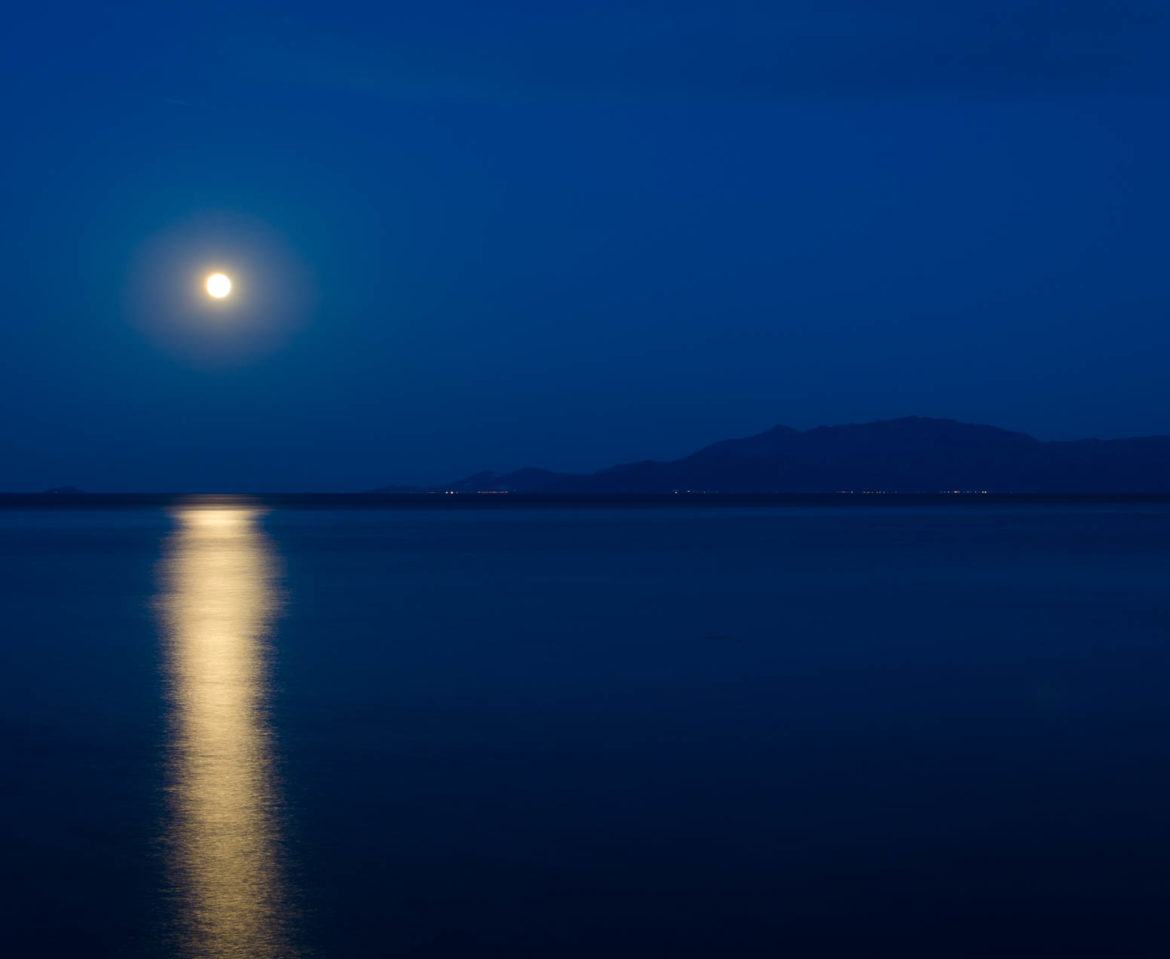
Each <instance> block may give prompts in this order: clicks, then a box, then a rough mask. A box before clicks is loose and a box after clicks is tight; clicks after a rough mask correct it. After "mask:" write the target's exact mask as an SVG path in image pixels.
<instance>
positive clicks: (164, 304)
mask: <svg viewBox="0 0 1170 959" xmlns="http://www.w3.org/2000/svg"><path fill="white" fill-rule="evenodd" d="M1167 50H1170V7H1167V5H1166V4H1165V3H1154V2H1148V3H1147V2H1139V0H1132V2H1131V0H1118V2H1109V3H1106V2H1102V0H1091V2H1066V3H1058V2H1054V0H1053V2H1030V0H952V2H946V3H941V2H938V0H906V2H891V3H874V2H872V0H843V2H835V3H834V2H827V3H813V2H811V0H800V2H793V3H783V2H756V3H744V2H736V0H730V2H729V0H720V2H718V3H716V2H713V0H711V2H705V3H696V2H689V0H671V2H662V3H641V2H637V0H623V2H617V0H615V2H608V0H604V2H596V0H594V2H589V3H580V4H565V3H550V2H548V0H541V2H535V0H534V2H531V3H490V4H489V3H476V2H470V0H469V2H463V3H459V2H430V3H416V4H410V5H405V4H404V5H397V4H383V3H370V4H321V3H313V4H305V5H301V4H295V3H289V2H280V3H272V4H253V3H241V2H233V3H231V4H220V3H214V2H212V3H200V4H184V5H181V8H180V5H172V4H157V3H155V4H149V5H141V6H137V5H123V4H110V5H107V4H94V3H84V4H81V3H77V4H71V3H59V4H51V3H41V4H25V5H22V8H21V9H20V10H19V11H18V12H16V13H15V14H14V13H12V12H9V13H7V14H6V23H5V28H4V31H3V35H2V38H0V89H3V91H4V92H3V94H0V96H2V97H3V106H4V117H5V135H4V138H3V143H2V146H0V173H2V176H0V190H2V191H3V197H2V201H0V203H2V207H0V208H2V210H3V219H2V221H0V222H2V226H0V254H2V259H0V263H2V264H3V265H2V268H0V288H2V291H3V294H4V298H3V312H2V313H0V417H2V419H0V424H2V425H0V429H2V433H0V436H2V440H3V455H2V459H0V463H2V469H0V489H3V490H12V491H18V490H37V489H42V488H46V487H50V486H58V485H65V484H71V485H75V486H79V487H82V488H84V489H87V490H93V491H113V490H129V491H153V490H163V491H167V490H268V491H275V490H288V491H299V490H361V489H366V488H370V487H373V486H378V485H383V484H386V483H398V482H414V481H431V480H435V481H437V480H442V479H450V478H453V477H455V476H459V475H462V474H464V473H469V472H472V471H474V470H478V469H481V468H493V469H501V470H504V469H512V468H516V467H520V466H525V465H540V466H545V467H549V468H553V469H562V470H586V469H595V468H599V467H602V466H606V465H609V464H611V463H613V462H618V461H623V460H630V459H641V458H645V457H656V458H666V457H674V456H679V455H683V454H685V453H687V452H690V451H691V450H693V449H694V448H696V447H698V446H701V445H703V444H705V443H708V442H711V441H713V440H717V439H722V438H725V437H729V436H736V435H745V434H749V433H752V432H756V431H759V430H761V429H765V428H767V427H769V426H771V425H773V424H775V423H785V424H787V425H790V426H795V427H800V428H805V427H810V426H816V425H820V424H824V423H841V422H858V421H866V420H873V419H881V418H885V417H894V416H903V415H911V414H915V415H923V416H946V417H955V418H958V419H965V420H971V421H976V422H985V423H992V424H996V425H1000V426H1004V427H1008V428H1012V429H1019V430H1024V431H1026V432H1030V433H1033V434H1035V435H1037V436H1039V437H1040V438H1042V439H1063V438H1073V437H1082V436H1093V435H1096V436H1102V437H1115V436H1124V435H1137V434H1147V433H1170V377H1167V375H1166V372H1167V366H1168V362H1170V309H1168V306H1170V295H1168V293H1167V263H1168V262H1170V256H1168V255H1170V242H1168V240H1167V230H1168V227H1167V223H1168V222H1170V176H1168V173H1170V122H1168V120H1170V110H1168V109H1167V107H1168V100H1170V66H1168V64H1170V57H1168V56H1167ZM209 266H222V267H223V268H225V269H226V271H227V272H229V273H231V274H232V276H233V278H234V279H235V280H236V282H237V284H238V290H239V296H238V298H236V299H235V300H233V301H232V302H231V303H230V305H229V306H225V307H224V308H223V309H222V310H220V311H218V312H216V311H214V310H210V309H209V308H208V305H207V304H206V303H201V302H199V300H198V297H197V296H196V295H195V294H194V293H192V290H191V287H192V284H198V283H199V282H200V281H201V280H202V277H203V276H204V275H206V272H208V270H207V267H209Z"/></svg>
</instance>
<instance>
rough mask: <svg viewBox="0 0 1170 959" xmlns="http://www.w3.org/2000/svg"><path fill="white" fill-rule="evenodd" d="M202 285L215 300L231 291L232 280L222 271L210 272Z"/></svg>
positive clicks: (220, 298)
mask: <svg viewBox="0 0 1170 959" xmlns="http://www.w3.org/2000/svg"><path fill="white" fill-rule="evenodd" d="M204 286H206V287H207V293H208V295H209V296H213V297H215V298H216V299H217V300H222V299H223V298H224V297H225V296H227V295H228V294H229V293H231V291H232V281H231V279H230V278H229V277H228V276H225V275H224V274H223V273H212V274H211V276H209V277H208V278H207V282H206V283H205V284H204Z"/></svg>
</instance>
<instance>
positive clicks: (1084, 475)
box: [373, 416, 1170, 495]
mask: <svg viewBox="0 0 1170 959" xmlns="http://www.w3.org/2000/svg"><path fill="white" fill-rule="evenodd" d="M956 491H964V492H972V493H980V494H983V493H987V494H991V493H1000V494H1011V493H1039V494H1086V493H1087V494H1092V493H1106V494H1130V493H1139V494H1140V493H1151V494H1160V493H1170V436H1145V437H1135V438H1132V439H1119V440H1099V439H1085V440H1072V441H1058V442H1042V441H1040V440H1038V439H1036V438H1035V437H1033V436H1029V435H1027V434H1026V433H1018V432H1013V431H1011V430H1005V429H1000V428H999V427H995V426H986V425H981V424H974V423H964V422H960V421H958V420H951V419H934V418H929V417H920V416H907V417H902V418H900V419H892V420H878V421H875V422H870V423H849V424H845V425H841V426H818V427H815V428H813V429H809V430H804V431H801V430H796V429H793V428H791V427H788V426H774V427H772V428H771V429H769V430H765V431H764V432H762V433H757V434H755V435H753V436H746V437H742V438H738V439H728V440H720V441H719V442H716V443H712V444H710V445H708V446H705V447H703V448H702V449H700V450H697V451H696V452H694V453H692V454H690V455H689V456H685V457H683V458H681V459H677V460H670V461H665V462H663V461H656V460H643V461H641V462H635V463H623V464H619V465H616V466H611V467H608V468H606V469H602V470H598V471H596V472H594V473H588V474H570V473H556V472H552V471H550V470H545V469H539V468H536V467H525V468H524V469H520V470H516V471H514V472H511V473H503V474H501V473H493V472H480V473H475V474H472V475H471V476H467V477H464V478H463V479H459V480H455V481H454V482H451V483H449V484H446V485H441V486H433V487H402V486H397V487H385V488H382V489H380V490H375V491H373V492H386V493H391V492H393V493H407V492H410V493H511V494H517V493H527V494H624V495H629V494H684V493H689V494H761V495H766V494H826V493H844V492H853V493H882V494H889V493H900V494H927V495H931V494H940V493H950V494H953V493H954V492H956Z"/></svg>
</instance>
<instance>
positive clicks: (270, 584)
mask: <svg viewBox="0 0 1170 959" xmlns="http://www.w3.org/2000/svg"><path fill="white" fill-rule="evenodd" d="M258 516H259V512H258V511H257V510H255V509H251V508H247V507H223V508H219V507H199V506H192V507H190V508H183V509H180V510H178V511H177V512H176V513H175V514H174V520H175V522H176V530H175V532H174V533H173V534H172V535H171V537H170V539H169V540H168V544H167V551H166V555H165V557H164V560H163V563H162V594H161V597H160V600H161V603H160V606H161V612H162V615H163V620H164V627H165V633H166V637H165V644H166V668H167V674H168V675H167V680H168V685H169V691H170V700H171V732H170V737H171V740H170V747H171V750H172V755H171V763H170V782H169V788H170V821H169V824H168V835H167V837H166V838H167V846H168V848H169V849H170V851H171V871H172V876H171V878H172V880H173V882H174V886H175V893H176V898H177V902H178V907H179V912H180V914H181V915H180V921H179V926H180V928H179V930H178V937H179V940H180V941H179V943H178V947H179V951H180V953H181V954H183V955H185V956H188V957H192V959H213V957H215V959H231V957H245V956H247V957H250V959H269V957H271V959H277V957H282V959H283V957H287V956H290V955H293V954H294V953H293V950H292V949H291V946H290V942H289V937H288V924H287V918H288V917H287V913H286V903H285V895H284V889H283V880H282V875H281V872H282V871H281V863H280V835H279V817H278V815H277V813H278V807H279V796H278V794H277V791H276V784H275V779H274V769H273V756H272V743H271V733H270V730H269V726H268V720H267V716H266V708H267V699H268V675H267V658H268V657H267V637H268V633H269V631H270V628H271V623H272V620H273V618H274V616H275V614H276V612H277V610H278V606H279V600H278V595H277V592H276V586H275V583H274V575H275V574H274V559H273V554H272V550H271V547H270V546H269V544H268V542H267V540H266V539H265V537H264V535H263V533H262V532H261V531H260V530H259V528H258V526H257V519H258Z"/></svg>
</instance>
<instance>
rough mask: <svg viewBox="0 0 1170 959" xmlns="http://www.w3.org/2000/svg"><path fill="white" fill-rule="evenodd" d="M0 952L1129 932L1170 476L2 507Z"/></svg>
mask: <svg viewBox="0 0 1170 959" xmlns="http://www.w3.org/2000/svg"><path fill="white" fill-rule="evenodd" d="M0 614H2V619H0V761H2V762H0V768H2V769H3V770H4V771H5V779H6V783H5V787H4V789H3V792H2V793H0V846H2V852H3V860H4V864H5V873H6V876H7V879H8V887H9V888H8V889H7V890H6V891H5V892H4V894H3V898H2V901H3V909H4V919H3V925H2V927H0V942H3V943H4V944H5V946H4V953H5V954H7V955H14V956H38V957H53V956H78V957H80V956H86V957H101V956H115V957H127V959H134V957H159V956H178V957H245V956H247V957H256V959H276V957H293V956H302V955H303V956H329V957H351V956H352V957H364V956H412V957H440V956H441V957H448V956H451V957H455V956H458V957H464V956H469V957H470V956H507V957H537V956H540V957H556V956H568V957H586V956H589V957H594V956H618V957H625V956H630V957H635V956H636V957H645V956H671V957H675V956H779V955H785V956H797V957H799V956H830V955H849V956H886V955H888V956H898V957H904V956H911V955H913V956H919V955H921V956H932V957H945V956H988V955H1021V956H1037V955H1044V956H1068V955H1100V956H1145V955H1149V956H1155V955H1158V956H1160V955H1164V954H1165V953H1166V951H1167V949H1166V946H1167V942H1168V941H1170V647H1168V644H1167V638H1168V635H1170V632H1168V630H1170V505H1167V504H1159V503H1157V502H1144V503H1143V502H1131V503H1124V502H1118V503H1104V502H1099V503H1082V504H1077V503H1049V504H1045V503H1043V502H1038V501H1034V502H1029V503H1026V504H1023V505H1019V506H1013V505H1011V504H1004V503H994V504H988V505H987V506H980V507H967V508H946V507H941V506H923V507H918V508H876V509H869V508H853V509H833V508H820V507H817V508H800V507H786V508H758V509H733V508H729V509H710V510H707V509H699V510H669V509H614V510H606V509H597V508H594V509H587V510H585V509H582V510H572V509H543V510H511V509H495V510H491V511H478V510H457V511H444V510H428V511H417V510H297V509H275V510H268V511H265V510H264V509H261V508H258V507H255V506H251V507H249V506H247V505H243V504H240V505H220V506H218V507H198V506H186V507H184V506H179V507H174V508H171V509H127V510H114V509H107V510H84V509H74V510H45V509H28V510H20V509H8V510H0Z"/></svg>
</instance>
